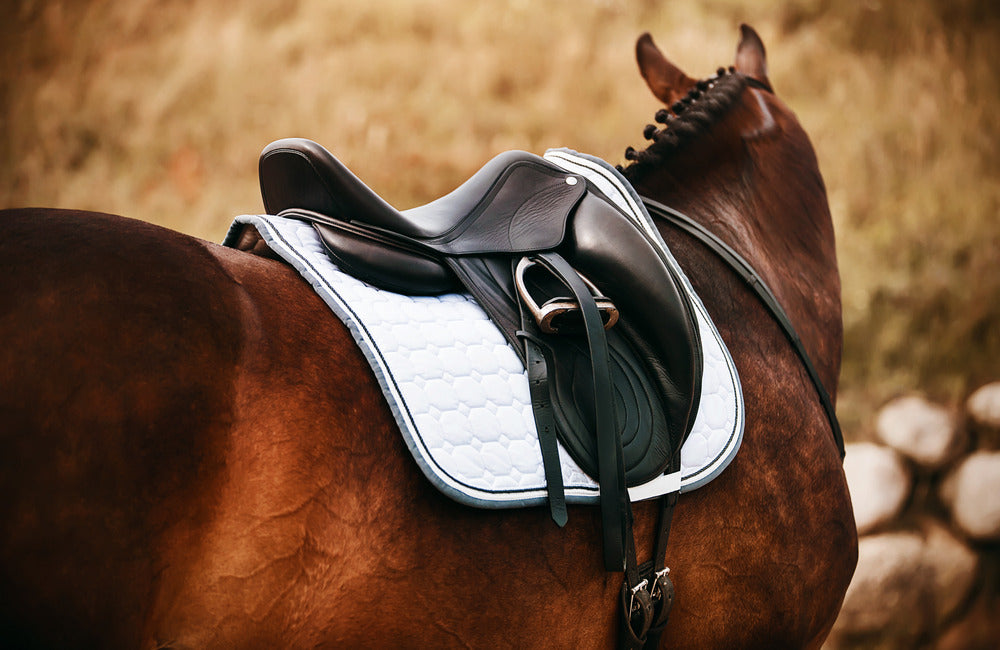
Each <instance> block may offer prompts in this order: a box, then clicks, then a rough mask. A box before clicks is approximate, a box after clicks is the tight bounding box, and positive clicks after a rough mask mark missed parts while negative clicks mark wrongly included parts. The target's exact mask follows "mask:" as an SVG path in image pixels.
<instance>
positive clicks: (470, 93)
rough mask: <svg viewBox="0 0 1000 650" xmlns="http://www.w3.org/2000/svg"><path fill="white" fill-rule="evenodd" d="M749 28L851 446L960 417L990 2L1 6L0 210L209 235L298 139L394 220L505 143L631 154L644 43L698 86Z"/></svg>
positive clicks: (990, 143) (984, 374)
mask: <svg viewBox="0 0 1000 650" xmlns="http://www.w3.org/2000/svg"><path fill="white" fill-rule="evenodd" d="M741 22H747V23H749V24H751V25H752V26H754V27H755V28H756V29H757V31H758V32H759V33H760V35H761V37H762V38H763V40H764V42H765V44H766V46H767V48H768V63H769V66H770V68H769V70H770V78H771V81H772V82H773V85H774V87H775V89H776V91H777V92H778V94H779V95H780V96H781V97H782V98H783V99H784V100H785V101H786V103H787V104H788V105H789V106H791V107H792V108H793V110H795V111H796V113H797V114H798V116H799V118H800V121H801V122H802V124H803V126H804V127H805V129H806V131H807V132H808V133H809V134H810V136H811V137H812V140H813V143H814V145H815V148H816V151H817V154H818V156H819V160H820V167H821V169H822V171H823V173H824V176H825V179H826V183H827V188H828V191H829V199H830V207H831V209H832V212H833V217H834V220H835V225H836V229H837V237H838V253H839V260H840V271H841V276H842V280H843V302H844V320H845V348H844V366H843V373H842V379H841V389H840V398H839V405H838V409H839V412H840V415H841V418H842V421H843V424H844V429H845V432H846V435H847V437H848V439H849V440H852V441H861V440H867V439H869V438H872V437H873V435H874V432H873V428H874V425H873V424H872V422H873V420H874V418H873V415H874V413H875V412H876V410H877V409H878V408H879V407H880V406H881V405H882V404H884V403H885V402H886V401H887V400H889V399H890V398H893V397H895V396H898V395H901V394H904V393H908V392H911V391H919V392H920V393H922V394H923V395H925V396H928V397H929V398H930V399H932V400H935V402H937V403H941V404H944V405H955V404H959V403H962V402H963V401H964V400H965V398H966V397H967V396H968V395H969V393H970V392H972V391H973V390H974V389H975V388H977V387H978V386H981V385H983V384H984V383H986V382H988V381H993V380H997V379H1000V272H998V261H1000V218H998V210H1000V110H998V109H1000V69H998V67H1000V63H998V62H1000V3H997V2H996V1H995V0H908V1H903V0H865V1H862V2H839V1H836V0H789V1H787V2H777V1H772V0H756V1H754V2H749V1H744V0H704V1H701V2H676V1H675V2H667V1H661V2H657V1H653V0H634V1H625V0H547V1H545V2H540V1H531V0H495V1H493V2H483V3H471V2H462V1H459V0H415V1H403V0H372V1H370V2H354V1H347V0H258V1H256V2H252V3H231V2H221V1H215V2H213V1H210V0H199V1H198V2H194V1H193V0H156V1H153V0H130V1H128V2H121V1H118V2H115V1H108V0H76V1H65V2H60V1H58V0H48V1H45V2H42V1H31V0H14V1H11V0H5V1H4V2H2V3H0V207H15V206H29V205H41V206H51V207H72V208H82V209H91V210H99V211H104V212H112V213H117V214H122V215H126V216H131V217H136V218H140V219H144V220H147V221H152V222H155V223H159V224H162V225H165V226H168V227H170V228H174V229H177V230H181V231H183V232H186V233H189V234H193V235H196V236H198V237H202V238H205V239H209V240H213V241H220V240H221V239H222V237H223V236H224V235H225V232H226V229H227V227H228V225H229V223H230V222H231V221H232V218H233V216H234V215H237V214H240V213H246V212H258V211H260V210H261V209H262V205H261V201H260V197H259V193H258V188H257V177H256V165H257V156H258V154H259V152H260V150H261V149H262V148H263V147H264V146H265V145H266V144H267V143H269V142H270V141H272V140H275V139H278V138H282V137H289V136H302V137H308V138H311V139H313V140H317V141H318V142H320V143H322V144H324V145H326V146H327V147H328V148H329V149H331V150H332V151H333V152H334V153H335V154H336V155H337V156H338V157H340V158H341V159H342V160H344V161H345V163H346V164H347V165H348V166H349V167H350V168H351V169H353V170H354V171H355V172H356V173H357V174H358V175H359V176H360V177H361V178H362V179H364V180H365V181H366V182H368V183H369V184H370V185H371V186H372V187H374V188H375V189H376V191H378V192H379V193H381V194H383V195H384V196H385V197H387V198H388V199H389V200H390V201H391V202H392V203H394V204H395V205H397V206H398V207H401V208H405V207H411V206H413V205H417V204H419V203H422V202H425V201H427V200H430V199H432V198H436V197H437V196H439V195H441V194H443V193H445V192H447V191H449V190H450V189H452V188H453V187H454V186H456V185H457V184H459V183H460V182H461V181H463V180H464V179H465V178H466V177H468V176H469V175H470V174H471V173H472V172H473V171H474V170H476V169H478V167H479V166H480V165H481V164H482V163H483V162H485V161H486V160H488V159H489V158H491V157H492V156H493V155H495V154H496V153H498V152H500V151H503V150H506V149H511V148H519V149H527V150H529V151H534V152H536V153H542V152H543V151H544V150H545V149H546V148H548V147H555V146H567V147H571V148H574V149H577V150H579V151H585V152H588V153H592V154H595V155H598V156H600V157H602V158H604V159H606V160H609V161H610V162H612V163H619V162H622V161H623V152H624V150H625V147H626V146H628V145H635V146H639V145H641V144H642V142H643V139H642V136H641V131H642V127H643V126H644V125H645V124H646V123H648V122H650V121H651V119H652V115H653V113H654V111H655V110H656V109H657V108H658V104H657V102H656V101H655V100H654V98H653V97H652V96H651V95H650V94H649V92H648V91H647V89H646V87H645V84H644V82H643V81H642V79H641V77H640V76H639V74H638V72H637V68H636V65H635V60H634V44H635V40H636V38H637V37H638V36H639V35H640V34H641V33H642V32H644V31H649V32H651V33H652V35H653V37H654V39H655V40H656V41H657V43H658V44H659V45H660V47H661V49H663V51H664V52H665V53H666V54H667V56H668V57H669V58H671V60H673V61H674V62H675V63H677V64H678V65H679V66H680V67H681V68H683V69H684V70H685V71H686V72H687V73H688V74H689V75H690V76H693V77H703V76H707V75H709V74H711V73H712V72H713V71H714V70H715V69H716V68H717V67H718V66H720V65H729V64H730V63H731V62H732V59H733V53H734V51H735V46H736V43H737V39H738V26H739V24H740V23H741Z"/></svg>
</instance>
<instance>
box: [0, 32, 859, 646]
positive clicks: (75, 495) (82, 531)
mask: <svg viewBox="0 0 1000 650" xmlns="http://www.w3.org/2000/svg"><path fill="white" fill-rule="evenodd" d="M637 54H638V61H639V67H640V70H641V72H642V75H643V77H644V78H645V79H646V81H647V83H648V85H649V87H650V88H651V90H652V91H653V93H654V94H655V95H656V96H657V97H658V98H659V99H661V100H662V101H663V102H665V103H666V105H667V106H670V107H672V108H671V109H665V110H664V111H661V112H660V113H659V114H658V116H657V117H658V119H659V120H660V121H662V122H663V123H664V124H663V127H662V128H657V127H656V126H652V127H647V130H646V135H647V137H649V138H651V139H653V140H654V141H655V142H654V143H653V144H651V145H650V146H649V147H648V148H647V149H645V150H644V151H641V152H635V151H634V150H630V151H629V152H628V154H627V158H629V159H630V160H632V163H631V164H630V165H629V166H628V168H627V169H626V175H627V176H628V177H629V178H630V180H632V181H633V183H634V184H635V186H636V187H637V189H638V190H639V192H640V193H642V194H644V195H647V196H649V197H651V198H654V199H655V200H657V201H659V202H661V203H665V204H668V205H670V206H673V207H675V208H677V209H679V210H681V211H683V212H685V213H687V214H688V215H689V216H691V217H692V218H694V219H695V220H697V221H698V222H700V223H701V224H703V225H704V226H705V227H707V228H708V229H710V230H712V231H713V232H715V233H716V234H717V235H718V236H719V237H721V238H722V239H723V240H725V241H726V242H727V243H728V244H729V245H730V246H731V247H732V248H734V249H735V250H736V251H737V252H739V253H740V254H741V255H742V256H743V257H744V258H746V259H747V260H749V261H750V262H751V263H752V264H753V266H755V267H756V269H757V270H758V272H759V273H760V274H761V275H762V276H763V277H764V279H765V280H766V282H767V283H768V284H769V285H770V287H771V288H772V290H773V292H774V293H775V294H776V295H777V297H778V299H779V300H780V301H781V303H783V305H784V307H785V309H786V311H787V312H788V314H789V316H790V318H791V321H792V323H793V324H794V326H795V328H796V329H797V331H798V333H799V334H800V336H801V338H802V341H803V342H804V344H805V347H806V349H807V350H808V352H809V354H810V356H811V357H812V358H813V360H814V361H815V363H816V367H817V369H818V372H819V376H820V378H821V379H822V381H823V383H824V384H825V386H826V388H827V390H828V391H829V392H831V393H833V392H834V390H835V388H836V384H837V375H838V372H839V359H840V346H841V315H840V301H839V279H838V274H837V266H836V259H835V253H834V240H833V231H832V225H831V219H830V213H829V209H828V206H827V200H826V194H825V189H824V185H823V181H822V178H821V176H820V173H819V170H818V167H817V162H816V157H815V154H814V153H813V150H812V148H811V145H810V144H809V141H808V139H807V137H806V135H805V133H804V132H803V130H802V128H801V127H800V126H799V124H798V122H797V121H796V119H795V117H794V116H793V114H792V113H791V111H790V110H789V109H788V108H787V107H786V106H785V104H783V103H782V102H781V100H779V99H778V98H777V97H776V96H775V95H774V94H773V93H772V92H770V91H769V82H768V80H767V75H766V62H765V57H764V49H763V46H762V44H761V43H760V40H759V39H758V38H757V36H756V34H754V33H753V31H752V30H750V29H749V28H744V29H743V38H742V39H741V42H740V45H739V47H738V49H737V55H736V62H735V67H734V68H733V69H732V71H731V72H727V71H723V74H722V75H721V76H720V77H717V78H714V79H715V80H716V81H715V82H714V83H713V85H712V87H711V88H709V87H708V84H707V83H705V82H703V83H702V84H701V88H703V89H704V91H703V92H700V91H699V90H698V88H699V86H698V85H697V84H696V82H695V81H694V80H693V79H690V78H688V77H687V76H686V75H685V74H684V73H682V72H681V71H680V70H679V69H678V68H677V67H675V66H674V65H672V64H671V63H669V62H668V61H667V60H666V59H665V58H664V57H663V55H662V54H661V53H660V51H659V50H658V49H657V48H656V46H655V45H654V44H653V42H652V40H650V39H649V37H648V35H647V36H644V37H643V38H641V39H640V40H639V43H638V47H637ZM752 80H756V82H755V83H751V81H752ZM727 84H728V85H727ZM692 89H693V90H694V92H689V91H692ZM659 228H660V229H661V231H662V234H663V236H664V238H665V239H666V241H667V242H668V243H669V245H670V246H671V248H672V250H673V252H674V254H675V256H676V257H677V258H678V259H679V261H680V262H681V264H682V266H683V267H684V268H685V269H686V271H687V274H688V276H689V277H690V278H691V279H692V281H693V283H694V285H695V287H696V289H697V290H698V292H699V294H700V295H701V297H702V299H703V301H704V303H705V305H706V307H707V308H708V311H709V312H710V313H711V314H712V316H713V318H714V320H715V322H716V324H717V325H718V328H719V330H720V332H721V334H722V336H723V338H724V339H725V341H726V343H727V344H728V346H729V349H730V351H731V353H732V356H733V358H734V359H735V362H736V365H737V367H738V369H739V373H740V377H741V379H742V384H743V389H744V392H745V397H746V403H747V405H748V413H747V422H746V431H745V436H744V442H743V446H742V449H741V450H740V452H739V454H738V455H737V457H736V458H735V460H734V461H733V462H732V464H731V465H730V466H729V468H728V469H726V471H724V472H723V473H722V474H721V475H720V476H719V477H718V478H716V479H715V480H714V481H713V482H712V483H710V484H709V485H707V486H706V487H703V488H701V489H699V490H697V491H695V492H693V493H691V494H685V495H683V496H682V497H681V499H680V502H679V504H678V506H677V509H676V512H675V516H674V520H673V529H672V533H671V538H670V542H669V545H668V547H667V564H668V565H669V566H670V567H671V569H672V573H671V576H672V578H673V580H674V583H675V585H676V590H677V600H676V604H675V606H674V608H673V613H672V615H671V620H670V623H669V625H668V626H667V631H666V635H665V637H664V639H663V641H664V646H665V647H671V648H680V647H692V648H706V647H734V648H735V647H813V648H815V647H818V646H819V645H820V643H821V642H822V640H823V639H824V638H825V636H826V634H827V633H828V632H829V630H830V627H831V625H832V624H833V621H834V619H835V618H836V615H837V612H838V610H839V607H840V604H841V600H842V598H843V595H844V592H845V590H846V588H847V585H848V582H849V581H850V579H851V575H852V573H853V570H854V564H855V559H856V531H855V527H854V520H853V515H852V510H851V504H850V500H849V497H848V492H847V487H846V484H845V480H844V474H843V471H842V468H841V462H840V457H839V454H838V451H837V448H836V446H835V444H834V440H833V437H832V436H831V435H830V425H829V424H828V422H827V420H826V418H825V417H824V412H823V410H822V408H821V406H820V403H819V401H818V400H817V397H816V390H815V388H814V386H813V385H812V384H811V383H810V379H809V376H808V375H807V373H806V371H805V369H804V367H803V365H802V363H801V362H800V360H799V358H798V357H797V356H796V354H795V353H794V351H793V349H792V347H791V346H790V345H789V344H788V341H787V340H786V338H785V336H784V335H783V333H782V331H781V329H780V328H779V327H778V325H777V323H776V321H775V320H774V318H773V317H772V316H771V315H770V314H769V313H768V312H767V311H766V310H765V309H764V308H763V307H762V306H761V303H760V301H759V300H758V299H757V298H756V297H755V296H754V294H752V293H751V292H750V291H749V290H748V289H747V287H746V286H745V285H744V284H743V283H742V281H741V280H740V279H739V278H738V277H737V276H736V275H735V274H734V273H733V272H732V270H731V269H729V268H728V267H726V266H725V265H724V264H723V263H722V262H721V261H720V260H719V259H718V258H717V257H716V256H715V255H714V254H713V253H711V252H710V251H709V250H708V249H707V248H705V247H704V245H702V244H700V243H699V242H697V241H695V240H693V239H691V238H690V236H689V235H687V234H685V233H683V232H681V231H679V230H676V229H675V228H674V227H673V226H671V225H669V224H668V223H666V222H662V223H660V224H659ZM0 260H2V261H0V269H2V272H0V340H2V341H3V346H2V348H0V381H2V386H0V389H2V390H0V423H2V425H0V458H2V461H0V462H2V463H3V470H2V472H0V645H10V646H17V647H39V646H40V647H80V646H97V647H129V648H135V647H139V648H144V649H152V648H167V647H170V648H202V647H384V646H388V647H433V648H443V647H477V648H479V647H560V648H565V647H588V648H598V647H611V646H613V645H614V643H615V637H616V631H617V620H616V619H617V616H618V611H617V602H618V590H619V586H620V584H621V576H620V575H619V574H613V573H607V572H606V571H605V570H604V568H603V566H602V562H601V553H600V551H599V545H600V539H601V535H600V522H599V515H598V512H597V508H594V507H586V506H575V507H574V506H571V508H570V518H569V524H568V525H567V526H566V528H565V529H559V528H557V527H556V526H555V525H554V524H553V523H552V521H551V520H550V518H549V513H548V510H547V509H546V508H544V507H539V508H531V509H523V510H515V511H487V510H476V509H472V508H468V507H465V506H462V505H459V504H457V503H455V502H452V501H450V500H449V499H448V498H446V497H444V496H442V495H441V494H440V493H439V492H438V491H437V490H436V489H435V488H434V487H433V486H432V485H431V484H430V483H428V482H427V480H426V479H425V478H424V477H423V475H422V473H421V472H420V470H419V469H418V467H417V465H416V463H415V462H414V460H413V459H412V457H411V455H410V453H409V451H407V448H406V445H405V444H404V443H403V440H402V438H401V436H400V435H399V431H398V429H397V426H396V423H395V421H394V420H393V417H392V416H391V414H390V411H389V409H388V407H387V405H386V402H385V400H384V399H383V397H382V393H381V391H380V390H379V386H378V383H377V381H376V379H375V377H374V375H373V374H372V371H371V370H370V368H369V366H368V364H367V363H366V361H365V359H364V357H363V356H362V354H361V353H360V352H359V351H358V349H357V348H356V347H355V345H354V342H353V340H352V338H351V336H350V334H349V333H348V331H347V329H346V328H345V327H344V326H343V325H342V324H341V322H340V321H338V320H337V318H336V317H335V316H334V315H333V314H331V313H330V311H329V309H327V307H326V306H325V305H324V303H323V302H322V301H321V300H320V298H319V297H317V295H316V294H315V293H314V292H313V290H312V289H311V288H310V287H309V286H308V284H307V283H306V282H304V281H303V280H302V279H301V278H300V277H299V276H298V275H297V274H296V273H295V271H294V270H293V269H292V268H291V267H289V266H286V265H284V264H283V263H280V262H278V261H275V260H273V259H267V258H265V257H262V256H256V255H252V254H248V253H246V252H242V251H237V250H231V249H227V248H223V247H221V246H217V245H214V244H211V243H207V242H204V241H200V240H197V239H193V238H191V237H188V236H185V235H182V234H179V233H176V232H172V231H169V230H165V229H163V228H159V227H157V226H153V225H149V224H146V223H142V222H138V221H132V220H128V219H124V218H121V217H115V216H109V215H102V214H89V213H82V212H75V211H58V210H44V209H27V210H16V211H10V212H7V213H5V214H2V215H0ZM656 507H657V506H656V505H655V504H654V503H649V502H644V503H639V504H636V507H635V513H636V519H637V523H636V535H637V543H638V547H639V549H640V558H639V561H640V562H642V561H644V560H646V559H647V558H648V554H649V550H650V549H651V548H652V537H653V528H654V526H655V518H656V517H655V509H656ZM643 553H645V554H646V557H642V554H643Z"/></svg>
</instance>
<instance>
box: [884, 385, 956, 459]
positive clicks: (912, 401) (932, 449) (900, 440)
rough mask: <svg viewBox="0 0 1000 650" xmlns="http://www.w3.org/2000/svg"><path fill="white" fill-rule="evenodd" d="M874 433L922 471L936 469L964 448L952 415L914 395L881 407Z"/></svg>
mask: <svg viewBox="0 0 1000 650" xmlns="http://www.w3.org/2000/svg"><path fill="white" fill-rule="evenodd" d="M875 431H876V434H877V435H878V438H879V440H881V441H882V442H884V443H885V444H887V445H889V446H890V447H892V448H893V449H895V450H896V451H898V452H899V453H901V454H903V455H904V456H906V457H907V458H909V459H910V460H912V461H913V462H914V463H916V464H917V466H919V467H920V468H922V469H926V470H936V469H939V468H940V467H941V466H943V465H944V464H945V463H947V462H948V461H949V460H951V458H953V457H954V456H955V454H957V453H958V452H959V451H960V450H961V449H962V447H963V446H964V444H965V432H964V430H962V429H961V428H959V427H957V426H955V417H954V416H953V415H952V413H951V412H950V411H949V410H948V409H946V408H943V407H941V406H938V405H936V404H931V403H930V402H928V401H927V400H925V399H924V398H922V397H918V396H916V395H910V396H907V397H900V398H898V399H895V400H893V401H891V402H889V403H888V404H886V405H885V406H884V407H882V410H881V411H879V414H878V418H877V419H876V421H875Z"/></svg>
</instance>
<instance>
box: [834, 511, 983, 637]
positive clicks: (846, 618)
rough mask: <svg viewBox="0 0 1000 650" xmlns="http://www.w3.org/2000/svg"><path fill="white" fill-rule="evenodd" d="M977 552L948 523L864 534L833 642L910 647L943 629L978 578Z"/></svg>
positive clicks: (935, 523)
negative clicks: (958, 536)
mask: <svg viewBox="0 0 1000 650" xmlns="http://www.w3.org/2000/svg"><path fill="white" fill-rule="evenodd" d="M978 568H979V560H978V557H977V556H976V554H975V553H974V552H973V551H972V550H971V549H970V548H969V547H968V546H967V545H966V544H965V543H964V542H963V541H961V540H960V539H958V538H956V537H955V536H954V535H953V534H951V533H950V532H949V531H948V530H947V529H946V528H945V527H944V526H942V525H941V524H940V523H937V522H935V521H933V520H930V519H928V520H926V521H924V522H923V524H922V526H921V530H920V531H919V532H892V533H882V534H878V535H869V536H866V537H862V538H861V539H860V540H859V542H858V566H857V570H856V571H855V572H854V580H853V581H852V582H851V585H850V586H849V587H848V588H847V594H846V595H845V596H844V605H843V607H842V608H841V610H840V616H839V617H838V618H837V622H836V623H835V624H834V626H833V631H832V632H831V635H830V643H829V644H828V647H831V648H873V647H877V648H912V647H916V646H918V645H919V644H920V643H921V642H922V640H925V639H926V638H927V636H928V635H929V634H932V633H934V632H937V631H938V630H940V629H942V627H943V625H944V624H946V623H947V622H948V621H949V620H950V619H953V618H955V616H956V613H957V612H958V611H959V608H960V607H961V606H962V605H963V604H964V603H966V602H967V600H968V599H969V597H970V594H971V593H972V591H973V589H974V587H975V585H976V580H977V571H978Z"/></svg>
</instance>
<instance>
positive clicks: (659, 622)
mask: <svg viewBox="0 0 1000 650" xmlns="http://www.w3.org/2000/svg"><path fill="white" fill-rule="evenodd" d="M671 469H674V468H671ZM679 495H680V493H679V492H673V493H671V494H665V495H664V496H663V497H661V498H660V518H659V526H658V527H657V531H656V549H655V550H654V551H653V575H652V577H651V580H652V587H651V589H650V592H651V599H652V601H653V620H652V622H651V623H650V626H649V632H648V636H647V638H646V644H645V646H644V648H646V650H656V648H658V647H659V646H660V637H662V636H663V631H664V630H665V629H666V627H667V621H669V619H670V610H671V608H673V606H674V583H673V581H672V580H671V579H670V569H668V568H667V567H666V557H667V541H668V540H669V539H670V522H671V521H672V520H673V515H674V506H676V505H677V498H678V496H679Z"/></svg>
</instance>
